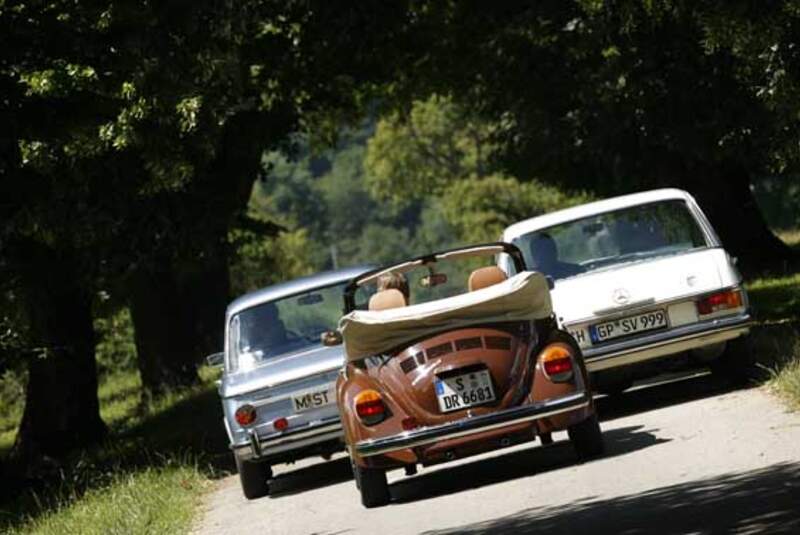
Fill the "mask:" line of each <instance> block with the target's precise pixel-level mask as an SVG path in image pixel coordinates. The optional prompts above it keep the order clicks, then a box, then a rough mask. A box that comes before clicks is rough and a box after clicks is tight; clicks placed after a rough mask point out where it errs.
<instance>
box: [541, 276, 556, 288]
mask: <svg viewBox="0 0 800 535" xmlns="http://www.w3.org/2000/svg"><path fill="white" fill-rule="evenodd" d="M544 279H545V280H546V281H547V287H548V288H550V289H551V290H552V289H553V288H555V287H556V280H555V279H554V278H553V277H551V276H550V275H545V277H544Z"/></svg>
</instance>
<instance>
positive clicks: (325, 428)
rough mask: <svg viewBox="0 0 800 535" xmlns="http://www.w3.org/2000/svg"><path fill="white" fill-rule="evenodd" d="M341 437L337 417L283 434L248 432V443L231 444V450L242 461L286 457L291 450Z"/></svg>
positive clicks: (339, 423)
mask: <svg viewBox="0 0 800 535" xmlns="http://www.w3.org/2000/svg"><path fill="white" fill-rule="evenodd" d="M343 436H344V434H343V432H342V424H341V422H340V421H339V417H338V416H337V417H336V418H331V419H328V420H327V421H322V422H321V423H319V424H317V425H316V426H314V427H308V426H306V427H301V428H298V429H295V430H291V431H287V432H284V433H272V434H270V435H265V436H258V433H256V432H255V431H250V433H249V441H248V442H243V443H240V444H231V449H232V450H233V452H234V454H235V455H236V456H237V457H239V458H240V459H242V460H250V459H268V458H269V457H274V456H278V455H286V454H287V453H289V452H291V451H292V450H299V449H303V448H308V447H311V446H314V445H316V444H321V443H324V442H328V441H332V440H337V439H340V440H341V439H342V438H343Z"/></svg>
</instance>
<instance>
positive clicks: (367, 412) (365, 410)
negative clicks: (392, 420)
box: [354, 389, 386, 425]
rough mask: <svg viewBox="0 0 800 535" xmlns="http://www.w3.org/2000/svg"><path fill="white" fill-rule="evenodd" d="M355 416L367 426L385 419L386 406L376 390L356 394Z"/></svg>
mask: <svg viewBox="0 0 800 535" xmlns="http://www.w3.org/2000/svg"><path fill="white" fill-rule="evenodd" d="M354 405H355V409H356V414H358V417H359V418H361V421H362V422H364V423H365V424H367V425H374V424H377V423H378V422H381V421H383V419H384V418H386V405H384V403H383V398H382V397H381V395H380V393H379V392H378V391H377V390H371V389H370V390H362V391H361V392H359V393H358V394H356V397H355V400H354Z"/></svg>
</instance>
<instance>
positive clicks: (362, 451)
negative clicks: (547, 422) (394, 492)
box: [355, 392, 591, 457]
mask: <svg viewBox="0 0 800 535" xmlns="http://www.w3.org/2000/svg"><path fill="white" fill-rule="evenodd" d="M589 403H591V396H590V395H589V393H588V392H578V393H575V394H570V395H567V396H562V397H559V398H554V399H548V400H546V401H540V402H538V403H533V404H531V405H524V406H522V407H514V408H512V409H506V410H504V411H499V412H493V413H490V414H483V415H481V416H473V417H471V418H463V419H461V420H456V421H455V422H449V423H446V424H441V425H437V426H432V427H423V428H421V429H415V430H413V431H406V432H403V433H399V434H397V435H392V436H389V437H382V438H375V439H370V440H362V441H361V442H357V443H356V444H355V451H356V453H358V455H360V456H362V457H370V456H372V455H381V454H384V453H390V452H393V451H397V450H403V449H407V448H416V447H417V446H425V445H427V444H432V443H434V442H439V441H440V440H447V439H452V438H459V437H464V436H468V435H472V434H475V433H481V432H484V431H491V430H493V429H498V428H501V427H505V426H509V425H514V424H519V423H524V422H530V421H533V420H538V419H540V418H546V417H548V416H554V415H556V414H560V413H563V412H569V411H573V410H576V409H581V408H584V407H586V406H588V405H589Z"/></svg>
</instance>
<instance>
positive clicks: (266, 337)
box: [245, 303, 286, 345]
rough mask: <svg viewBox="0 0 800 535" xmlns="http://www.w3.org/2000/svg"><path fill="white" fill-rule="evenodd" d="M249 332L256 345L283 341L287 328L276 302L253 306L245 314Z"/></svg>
mask: <svg viewBox="0 0 800 535" xmlns="http://www.w3.org/2000/svg"><path fill="white" fill-rule="evenodd" d="M245 318H246V321H247V325H246V327H247V332H248V333H250V337H251V341H252V342H254V343H256V345H263V344H269V343H276V342H281V341H282V340H283V339H285V338H286V328H285V327H284V325H283V322H282V321H281V319H280V316H279V314H278V307H277V306H275V303H264V304H263V305H259V306H257V307H254V308H252V309H251V310H250V311H249V313H248V314H247V315H246V316H245Z"/></svg>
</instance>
